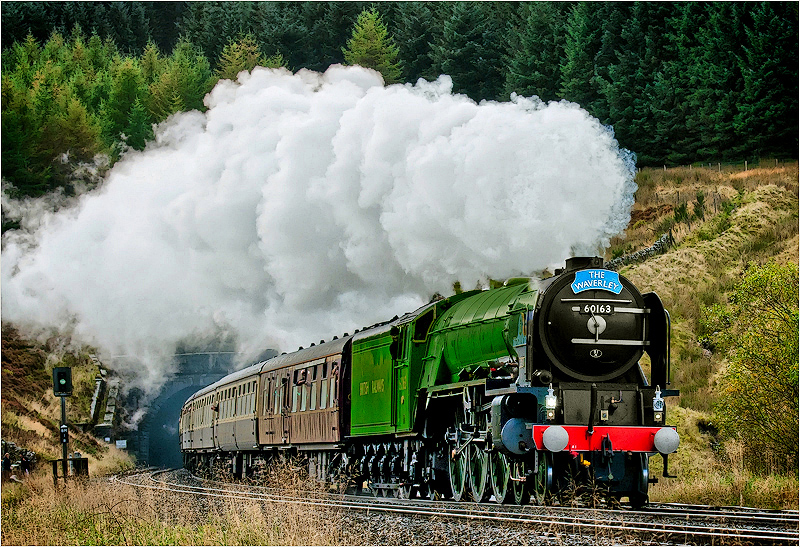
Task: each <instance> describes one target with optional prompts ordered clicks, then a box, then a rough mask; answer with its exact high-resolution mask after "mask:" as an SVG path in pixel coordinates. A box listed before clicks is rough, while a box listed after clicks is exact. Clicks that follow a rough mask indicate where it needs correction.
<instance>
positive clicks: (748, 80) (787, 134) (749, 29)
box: [734, 2, 798, 157]
mask: <svg viewBox="0 0 800 547" xmlns="http://www.w3.org/2000/svg"><path fill="white" fill-rule="evenodd" d="M748 7H751V9H752V11H751V18H752V19H751V22H750V23H749V24H746V27H745V36H746V41H745V43H744V46H743V50H744V51H743V55H741V56H740V57H739V59H738V61H739V67H740V70H741V73H742V78H743V80H744V93H743V96H742V98H741V102H740V104H739V107H738V112H737V113H736V115H735V117H734V127H735V130H736V133H737V134H738V135H740V136H741V139H742V140H743V141H745V142H746V143H747V144H746V151H747V152H748V155H751V156H755V157H758V156H760V155H773V154H774V155H778V156H782V157H794V156H796V155H797V147H798V139H797V121H798V110H797V63H798V59H797V43H798V42H797V6H796V5H795V6H791V5H789V4H786V3H783V2H759V3H757V4H754V5H749V6H748Z"/></svg>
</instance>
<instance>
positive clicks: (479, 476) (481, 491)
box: [467, 414, 492, 502]
mask: <svg viewBox="0 0 800 547" xmlns="http://www.w3.org/2000/svg"><path fill="white" fill-rule="evenodd" d="M476 422H477V423H476V424H475V435H476V436H477V435H482V436H483V438H484V439H485V438H486V434H487V432H488V426H487V417H486V414H480V415H478V416H477V417H476ZM467 451H468V459H469V490H470V493H471V494H472V499H473V500H475V501H480V502H483V501H487V500H488V499H489V497H490V496H491V495H492V490H491V488H490V487H489V453H488V452H486V450H484V449H483V446H482V445H478V444H475V442H471V443H470V444H469V446H468V447H467Z"/></svg>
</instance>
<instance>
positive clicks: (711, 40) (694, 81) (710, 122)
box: [687, 2, 796, 160]
mask: <svg viewBox="0 0 800 547" xmlns="http://www.w3.org/2000/svg"><path fill="white" fill-rule="evenodd" d="M706 11H707V16H706V17H705V18H704V20H703V24H702V25H701V26H700V27H699V28H698V29H697V42H698V45H697V48H696V54H695V55H694V56H693V58H692V62H691V65H690V66H689V69H688V73H687V76H688V77H689V86H690V89H691V92H690V93H689V96H688V101H689V102H688V108H689V110H690V111H691V112H692V113H693V114H692V117H691V119H690V120H689V122H690V127H691V129H692V130H693V131H694V133H695V134H696V136H697V139H698V140H699V147H698V148H697V151H696V157H697V158H698V159H700V160H709V159H717V160H719V159H729V158H735V159H739V158H738V156H739V154H740V153H741V146H740V145H741V143H740V142H739V136H738V135H737V133H736V131H735V127H734V118H735V116H736V113H737V111H738V104H739V101H740V98H741V96H742V95H743V91H744V79H743V77H742V73H741V70H740V65H739V62H738V59H737V56H738V54H739V52H740V50H741V43H742V42H744V39H745V35H744V26H743V24H742V21H743V19H744V16H745V6H744V5H743V4H740V3H736V2H713V3H709V4H707V5H706ZM795 85H796V84H795ZM795 89H796V88H795Z"/></svg>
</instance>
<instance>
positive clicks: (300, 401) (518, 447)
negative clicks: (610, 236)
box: [179, 257, 679, 506]
mask: <svg viewBox="0 0 800 547" xmlns="http://www.w3.org/2000/svg"><path fill="white" fill-rule="evenodd" d="M669 346H670V322H669V314H668V313H667V311H666V310H665V309H664V307H663V305H662V303H661V300H660V299H659V297H658V296H657V295H656V294H655V293H652V292H651V293H647V294H641V293H640V292H639V290H638V289H637V288H636V287H635V286H634V285H633V284H632V283H631V282H630V281H628V280H627V279H625V278H624V277H623V276H621V275H619V274H618V273H616V272H614V271H611V270H608V269H605V268H603V260H602V259H601V258H598V257H587V258H572V259H569V260H567V262H566V267H565V268H564V269H563V270H558V271H556V274H555V275H554V276H553V277H551V278H549V279H545V280H542V281H536V280H532V279H517V280H510V281H509V282H507V283H506V285H505V286H503V287H500V288H496V289H492V290H483V291H480V290H477V291H470V292H464V293H461V294H457V295H454V296H451V297H448V298H442V299H439V300H435V301H432V302H430V303H429V304H427V305H425V306H423V307H421V308H420V309H418V310H416V311H413V312H411V313H407V314H405V315H403V316H402V317H395V318H393V319H392V320H390V321H387V322H384V323H380V324H377V325H373V326H372V327H369V328H365V329H363V330H362V331H360V332H356V333H354V334H353V335H349V334H345V335H344V336H343V337H341V338H337V339H335V340H333V341H330V342H327V343H320V344H318V345H312V347H310V348H306V349H302V348H301V349H300V350H299V351H297V352H294V353H290V354H284V355H280V356H278V357H275V358H273V359H270V360H268V361H264V362H261V363H256V364H255V365H253V366H251V367H248V368H246V369H244V370H241V371H238V372H235V373H233V374H231V375H229V376H227V377H225V378H223V379H222V380H220V381H218V382H216V383H215V384H213V385H211V386H208V387H206V388H204V389H202V390H200V391H198V392H197V393H195V394H194V395H193V396H192V397H190V398H189V400H187V401H186V403H185V405H184V407H183V410H182V412H181V419H180V433H179V434H180V441H181V449H182V451H183V453H184V461H185V463H186V466H187V467H188V468H189V469H191V470H212V469H214V468H215V467H220V466H222V467H226V468H228V469H229V470H230V471H232V472H233V473H234V474H235V475H236V476H240V477H241V476H244V475H247V474H251V473H253V472H254V470H256V469H258V468H259V467H260V466H263V465H264V464H265V463H266V462H268V461H269V460H270V459H271V458H273V457H275V456H276V455H279V454H285V453H291V454H298V455H300V456H302V457H304V458H305V459H306V460H307V461H308V465H309V471H310V472H311V473H312V475H313V476H315V477H317V478H318V479H320V480H323V481H328V482H337V483H339V484H341V485H342V486H347V487H349V488H351V489H354V490H364V489H367V490H369V491H371V492H372V493H374V494H376V495H384V496H397V497H416V496H423V497H431V498H442V497H444V498H452V499H454V500H462V499H472V500H475V501H486V500H488V499H490V498H492V497H493V498H494V500H495V501H497V502H498V503H512V502H513V503H518V504H523V503H528V502H533V503H537V504H544V503H547V502H548V501H549V500H557V499H559V498H560V497H563V496H564V495H568V496H571V495H575V494H576V493H577V494H579V493H580V492H581V490H583V489H585V487H587V486H588V487H590V488H592V489H597V488H598V487H600V488H601V489H602V490H603V491H604V492H607V494H608V496H609V497H611V498H627V499H628V500H629V502H630V503H631V504H632V505H634V506H641V505H643V504H644V503H646V502H647V492H648V486H649V484H651V483H652V482H655V481H656V480H657V479H656V478H655V477H651V476H650V473H649V460H650V458H651V457H652V456H655V455H659V454H660V455H661V456H662V457H663V458H664V476H665V477H666V476H669V475H668V471H667V469H668V467H667V456H668V455H669V454H670V453H673V452H675V451H676V450H677V448H678V443H679V439H678V434H677V432H676V431H675V428H674V427H670V426H668V425H665V424H666V410H667V409H666V402H665V398H666V397H668V396H674V395H677V394H678V391H677V390H674V389H669V380H670V359H669V350H670V347H669Z"/></svg>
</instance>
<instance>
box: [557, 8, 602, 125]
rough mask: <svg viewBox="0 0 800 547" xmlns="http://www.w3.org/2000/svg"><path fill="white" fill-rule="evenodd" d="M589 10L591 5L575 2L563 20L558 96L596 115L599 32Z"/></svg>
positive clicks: (598, 27)
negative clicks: (562, 46)
mask: <svg viewBox="0 0 800 547" xmlns="http://www.w3.org/2000/svg"><path fill="white" fill-rule="evenodd" d="M593 10H594V6H593V5H592V2H579V3H578V4H576V5H575V6H574V7H573V8H572V11H571V12H570V14H569V16H568V18H567V24H566V29H565V30H566V35H565V38H564V64H563V66H562V67H561V90H560V92H559V96H560V97H561V98H562V99H567V100H568V101H574V102H576V103H578V104H579V105H581V106H582V107H583V108H585V109H586V110H587V111H588V112H589V113H590V114H594V115H596V112H597V108H596V107H595V105H596V103H597V101H598V100H599V99H600V95H601V94H600V89H599V88H600V86H599V83H598V80H597V78H596V76H595V65H594V57H595V55H596V53H597V51H598V50H599V49H600V43H601V28H600V26H599V24H598V22H597V20H596V18H595V14H594V11H593Z"/></svg>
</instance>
